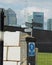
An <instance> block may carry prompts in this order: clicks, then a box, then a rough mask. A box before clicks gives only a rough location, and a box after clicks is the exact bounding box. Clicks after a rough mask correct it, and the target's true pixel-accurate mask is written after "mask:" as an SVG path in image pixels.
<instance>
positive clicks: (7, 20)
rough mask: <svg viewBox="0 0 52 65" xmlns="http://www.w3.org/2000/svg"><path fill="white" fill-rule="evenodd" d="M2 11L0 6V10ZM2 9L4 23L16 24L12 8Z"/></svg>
mask: <svg viewBox="0 0 52 65" xmlns="http://www.w3.org/2000/svg"><path fill="white" fill-rule="evenodd" d="M1 11H2V8H0V12H1ZM3 11H4V15H5V16H6V17H5V18H4V25H10V26H15V25H17V17H16V13H15V12H14V11H13V10H12V9H10V8H9V9H8V10H5V9H3Z"/></svg>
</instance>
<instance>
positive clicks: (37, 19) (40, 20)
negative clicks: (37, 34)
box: [28, 12, 44, 29]
mask: <svg viewBox="0 0 52 65" xmlns="http://www.w3.org/2000/svg"><path fill="white" fill-rule="evenodd" d="M32 19H33V21H32ZM28 22H29V23H32V22H33V23H34V24H33V28H34V29H44V13H43V12H33V14H32V15H30V16H28Z"/></svg>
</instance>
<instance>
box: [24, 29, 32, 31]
mask: <svg viewBox="0 0 52 65" xmlns="http://www.w3.org/2000/svg"><path fill="white" fill-rule="evenodd" d="M24 31H25V32H32V29H31V28H28V29H24Z"/></svg>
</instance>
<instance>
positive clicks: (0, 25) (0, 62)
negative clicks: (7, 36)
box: [0, 9, 4, 65]
mask: <svg viewBox="0 0 52 65" xmlns="http://www.w3.org/2000/svg"><path fill="white" fill-rule="evenodd" d="M0 19H1V20H0V36H1V38H0V58H1V59H0V65H3V32H4V11H3V9H2V11H1V13H0Z"/></svg>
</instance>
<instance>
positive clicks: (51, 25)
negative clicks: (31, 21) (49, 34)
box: [47, 19, 52, 30]
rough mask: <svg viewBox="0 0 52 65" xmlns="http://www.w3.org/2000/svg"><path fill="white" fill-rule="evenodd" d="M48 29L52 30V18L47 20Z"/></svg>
mask: <svg viewBox="0 0 52 65" xmlns="http://www.w3.org/2000/svg"><path fill="white" fill-rule="evenodd" d="M47 30H52V19H48V21H47Z"/></svg>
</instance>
